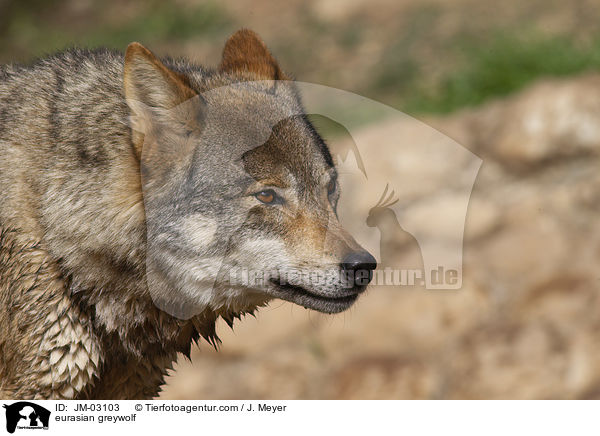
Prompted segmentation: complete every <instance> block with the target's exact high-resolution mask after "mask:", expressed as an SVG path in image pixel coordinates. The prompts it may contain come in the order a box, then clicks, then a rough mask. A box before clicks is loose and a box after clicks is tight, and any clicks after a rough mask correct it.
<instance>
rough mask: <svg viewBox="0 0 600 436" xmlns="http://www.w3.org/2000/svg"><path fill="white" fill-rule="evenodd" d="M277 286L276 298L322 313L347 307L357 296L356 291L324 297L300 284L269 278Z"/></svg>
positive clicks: (338, 310) (340, 310)
mask: <svg viewBox="0 0 600 436" xmlns="http://www.w3.org/2000/svg"><path fill="white" fill-rule="evenodd" d="M271 283H272V284H273V285H275V286H276V287H277V290H278V291H279V292H277V298H281V299H282V300H287V301H290V302H292V303H296V304H299V305H301V306H303V307H305V308H307V309H313V310H318V311H319V312H324V313H338V312H342V311H344V310H346V309H348V308H349V307H350V306H352V304H353V303H354V302H355V301H356V299H357V298H358V293H354V294H350V295H342V296H339V297H325V296H323V295H318V294H315V293H313V292H311V291H309V290H308V289H306V288H303V287H302V286H297V285H292V284H290V283H280V282H279V281H277V280H276V279H271Z"/></svg>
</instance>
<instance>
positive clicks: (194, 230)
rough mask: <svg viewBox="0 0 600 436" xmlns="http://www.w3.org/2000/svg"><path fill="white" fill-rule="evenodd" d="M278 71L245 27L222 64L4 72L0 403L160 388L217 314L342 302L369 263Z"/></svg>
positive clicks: (146, 61) (82, 53) (336, 306)
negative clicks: (246, 278)
mask: <svg viewBox="0 0 600 436" xmlns="http://www.w3.org/2000/svg"><path fill="white" fill-rule="evenodd" d="M286 79H287V77H286V76H285V75H284V73H283V72H282V71H281V69H280V68H279V66H278V64H277V63H276V61H275V59H274V58H273V57H272V56H271V54H270V53H269V51H268V50H267V48H266V47H265V45H264V43H263V42H262V41H261V40H260V39H259V37H258V36H257V35H256V34H254V33H253V32H251V31H248V30H241V31H239V32H237V33H235V34H234V35H233V36H232V37H231V38H230V39H229V40H228V41H227V43H226V46H225V49H224V52H223V58H222V61H221V64H220V66H219V67H218V69H216V70H214V71H213V70H209V69H205V68H202V67H199V66H196V65H192V64H190V63H188V62H184V61H175V60H170V59H164V60H159V59H158V58H156V57H155V56H154V55H153V54H152V53H151V52H150V51H148V50H147V49H146V48H144V47H143V46H141V45H140V44H137V43H132V44H131V45H130V46H129V47H128V48H127V52H126V54H125V56H123V55H122V54H120V53H117V52H112V51H107V50H95V51H87V50H70V51H66V52H63V53H60V54H58V55H55V56H53V57H50V58H47V59H42V60H40V61H37V62H36V63H35V64H33V65H31V66H27V67H22V66H5V67H2V69H0V192H1V197H0V397H1V398H8V397H11V398H78V399H118V398H149V397H153V396H156V395H157V394H158V392H159V391H160V386H161V384H162V383H163V378H164V375H165V374H166V371H167V369H168V368H170V367H171V365H172V363H173V361H175V360H176V357H177V353H178V352H181V353H184V354H186V355H188V356H189V353H190V347H191V344H192V342H194V341H197V340H198V339H199V338H200V337H204V338H206V339H207V340H208V341H209V342H211V343H213V344H216V343H217V341H218V338H217V337H216V334H215V322H216V321H217V320H218V318H219V317H222V318H223V319H225V320H226V321H227V322H228V323H229V324H230V325H231V324H232V323H233V319H234V318H236V317H237V318H239V316H240V315H241V314H244V313H251V312H253V311H254V310H255V309H256V308H257V307H260V306H263V305H265V304H267V303H268V302H269V301H270V300H272V299H274V298H279V299H284V300H288V301H291V302H294V303H297V304H299V305H302V306H304V307H306V308H310V309H315V310H318V311H321V312H326V313H335V312H340V311H342V310H345V309H346V308H348V307H350V306H351V305H352V303H353V302H354V301H355V300H356V298H357V296H358V295H359V294H360V293H361V292H362V291H363V290H364V289H365V287H366V285H367V284H368V282H369V281H370V279H371V275H372V270H373V269H374V268H375V266H376V264H375V259H374V258H373V257H372V256H371V255H370V254H369V253H368V252H366V251H365V250H364V249H362V248H361V247H360V246H359V245H358V244H357V243H356V241H355V240H354V239H353V238H352V237H351V236H350V235H349V234H348V233H347V232H345V231H344V230H343V229H342V227H341V226H340V224H339V222H338V219H337V216H336V203H337V200H338V198H339V188H338V182H337V177H336V171H335V167H334V163H333V159H332V157H331V155H330V153H329V151H328V149H327V146H326V145H325V143H324V142H323V140H322V139H321V137H320V136H319V135H318V134H317V132H316V131H315V129H314V128H313V126H312V125H311V124H310V123H309V121H308V119H307V117H306V116H305V115H304V114H302V106H301V103H300V99H299V97H298V95H297V94H298V93H297V91H296V89H295V88H294V86H293V84H291V83H290V82H289V81H286ZM244 83H248V84H247V85H243V84H244ZM238 85H239V86H238ZM287 115H290V116H287ZM265 131H266V132H268V134H266V135H265V134H263V132H265ZM239 269H242V270H244V271H263V272H264V274H262V276H261V278H262V281H260V282H256V283H254V282H253V283H244V282H243V280H242V281H241V282H240V283H237V282H235V283H234V281H232V279H231V277H232V274H230V272H231V271H234V270H239ZM304 273H308V274H304ZM313 273H315V274H313ZM242 276H243V274H242ZM315 276H323V277H324V276H327V277H328V280H325V281H322V280H321V281H320V280H315V279H314V277H315ZM311 277H312V279H311ZM349 280H350V281H349ZM349 283H350V284H349Z"/></svg>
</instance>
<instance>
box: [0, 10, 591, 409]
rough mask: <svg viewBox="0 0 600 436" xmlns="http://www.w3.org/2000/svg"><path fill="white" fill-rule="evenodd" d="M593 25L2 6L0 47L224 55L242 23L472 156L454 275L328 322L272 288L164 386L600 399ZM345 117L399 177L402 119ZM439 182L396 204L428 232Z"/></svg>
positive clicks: (575, 15)
mask: <svg viewBox="0 0 600 436" xmlns="http://www.w3.org/2000/svg"><path fill="white" fill-rule="evenodd" d="M599 22H600V1H591V0H590V1H584V0H579V1H577V0H572V1H556V0H546V1H540V0H532V1H528V2H522V1H517V0H507V1H505V2H503V3H502V4H501V5H499V4H498V3H497V2H492V1H489V0H456V1H453V2H447V1H442V0H426V1H417V0H400V1H397V0H396V1H392V0H369V1H366V0H351V1H341V0H320V1H309V2H303V1H299V0H292V1H289V2H285V3H275V2H272V1H266V0H257V1H252V2H250V1H247V2H246V1H242V2H234V1H232V0H231V1H229V0H226V1H222V2H218V3H217V2H214V3H212V2H193V1H189V0H188V1H184V0H180V1H175V2H159V1H150V2H142V1H130V0H128V1H116V0H111V1H104V2H93V1H88V0H83V1H82V0H78V1H76V0H59V1H54V2H48V1H41V0H25V1H10V0H0V61H1V62H14V61H19V62H28V61H30V60H31V59H32V58H34V57H36V56H41V55H43V54H44V53H47V52H51V51H54V50H56V49H60V48H63V47H65V46H68V45H88V46H99V45H103V46H109V47H114V48H118V49H124V48H125V46H126V44H127V43H128V42H130V41H132V40H138V41H140V42H142V43H144V44H146V45H147V46H149V47H150V48H152V49H153V50H155V51H156V52H157V53H159V54H170V55H174V56H177V55H185V56H187V57H190V58H191V59H193V60H194V61H197V62H199V63H203V64H208V65H215V64H217V62H218V60H219V54H220V50H221V48H222V45H223V41H224V39H225V38H226V37H227V35H228V34H229V33H231V32H232V31H234V30H235V29H237V28H239V27H242V26H243V27H249V28H252V29H254V30H256V31H257V32H258V33H259V34H261V36H262V37H263V38H264V39H265V41H266V42H267V44H268V45H269V46H270V47H271V49H272V51H273V52H274V54H275V55H276V56H277V57H278V59H279V60H280V62H281V64H282V65H283V67H284V68H285V69H287V70H289V71H291V72H293V73H294V75H295V77H296V78H297V79H299V80H302V81H306V82H314V83H320V84H325V85H328V86H333V87H336V88H341V89H346V90H349V91H352V92H355V93H358V94H361V95H365V96H367V97H369V98H372V99H375V100H379V101H382V102H384V103H386V104H389V105H391V106H394V107H396V108H398V109H400V110H403V111H405V112H407V113H409V114H410V115H412V116H414V117H416V118H418V119H421V120H423V121H425V122H427V123H428V124H429V125H431V126H433V127H435V128H436V129H438V130H439V131H441V132H443V133H444V134H446V135H448V136H449V137H451V138H453V139H455V140H456V141H457V142H458V143H460V144H462V145H464V146H465V147H467V148H468V149H469V150H471V151H472V152H473V153H475V154H476V155H478V156H479V157H481V158H482V159H483V165H482V167H481V170H480V172H479V175H478V177H477V180H476V183H475V187H474V190H473V194H472V197H471V201H470V205H469V210H468V215H467V220H466V227H465V240H464V256H465V258H464V274H463V287H462V289H460V290H456V291H427V290H423V289H417V288H408V287H398V288H393V287H380V288H378V287H376V288H373V289H371V290H370V291H368V292H367V293H366V295H364V296H363V297H361V298H360V299H359V301H358V303H357V304H356V305H355V306H354V307H353V308H352V309H351V310H350V311H348V312H346V313H343V314H340V315H336V316H325V315H321V314H317V313H313V312H309V311H306V310H304V309H301V308H299V307H295V306H292V305H290V304H287V303H281V302H274V303H273V304H271V306H269V307H268V308H265V309H263V310H261V311H260V312H259V313H258V314H257V318H256V319H255V318H252V317H248V318H246V319H244V320H242V322H239V323H237V324H236V326H235V329H234V330H233V331H231V330H230V329H229V327H227V326H226V325H225V324H222V325H219V334H220V337H221V339H222V341H223V345H222V346H221V349H220V351H219V352H216V351H215V350H213V349H212V348H211V347H210V346H209V345H207V344H205V343H203V344H201V345H200V347H199V348H198V349H196V350H195V351H194V353H193V355H192V361H191V362H187V361H186V360H184V359H183V358H182V360H181V361H180V363H179V364H178V365H177V366H176V372H174V373H173V375H172V376H171V377H169V379H168V384H167V386H166V387H165V389H164V392H163V394H162V396H161V398H164V399H176V398H183V399H209V398H215V399H235V398H254V399H261V398H269V399H388V398H406V399H412V398H600V272H598V268H597V265H598V264H600V220H599V219H598V216H599V213H600V32H599V31H598V26H597V23H599ZM356 118H357V120H358V121H360V122H361V123H362V124H363V127H362V129H361V131H360V133H359V135H357V136H356V137H355V138H354V140H357V141H358V140H359V139H360V141H362V142H363V143H365V144H368V146H369V148H370V149H371V150H372V151H373V152H376V153H378V154H380V155H382V156H387V159H384V160H383V162H382V163H381V171H382V172H385V171H390V172H393V171H395V168H396V164H397V161H398V160H399V159H402V150H399V149H398V148H397V147H398V146H397V145H395V146H394V148H393V149H391V148H389V146H386V145H382V144H385V143H386V141H385V139H386V138H388V136H389V134H390V132H392V131H393V129H394V127H395V126H394V124H393V121H386V120H380V119H378V118H377V114H363V113H357V114H356ZM415 123H416V121H415ZM321 128H322V130H323V133H324V134H325V135H326V136H327V137H328V140H329V142H330V143H332V145H333V146H335V145H336V144H340V143H343V142H344V141H349V140H351V139H350V138H348V137H347V135H344V134H343V133H341V132H340V130H339V129H337V128H336V126H335V125H333V124H327V123H324V124H323V125H322V126H321ZM405 128H408V129H410V128H411V126H410V125H407V126H405ZM386 147H388V148H387V149H386ZM406 147H410V144H407V145H406ZM444 158H445V159H448V160H449V167H451V166H452V165H451V164H452V162H451V160H452V156H447V157H444ZM380 194H381V192H373V193H370V196H369V201H371V200H372V198H375V199H376V198H378V197H379V196H380ZM396 194H397V196H398V197H399V198H400V200H401V201H402V200H403V199H406V198H408V197H407V195H408V194H407V193H403V192H398V191H397V192H396ZM434 194H436V193H432V192H429V191H428V190H427V187H426V186H423V187H422V188H421V189H412V191H411V192H410V196H411V197H410V199H411V201H412V202H411V203H407V206H406V207H412V206H411V204H416V205H417V206H418V204H419V202H421V203H422V202H427V203H431V202H434V204H435V205H436V207H437V208H438V210H439V215H438V216H431V217H424V219H426V220H428V221H427V222H429V223H430V224H431V226H436V225H439V223H440V222H441V221H442V220H443V217H444V215H445V214H446V213H450V212H451V208H452V204H453V202H452V199H453V197H452V192H451V191H449V192H445V193H443V195H442V194H440V195H434ZM415 207H416V206H415ZM411 250H412V249H411V248H410V247H408V248H406V247H405V248H404V249H400V248H399V249H398V250H397V251H398V252H397V253H396V255H397V256H398V258H399V259H405V258H407V257H411V256H414V255H415V253H412V252H411Z"/></svg>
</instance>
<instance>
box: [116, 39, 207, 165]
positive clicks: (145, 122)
mask: <svg viewBox="0 0 600 436" xmlns="http://www.w3.org/2000/svg"><path fill="white" fill-rule="evenodd" d="M123 83H124V88H125V98H126V100H127V104H128V105H129V107H130V109H131V111H132V114H133V117H132V129H133V130H134V139H133V142H134V145H135V147H136V151H138V153H139V154H138V155H140V154H141V148H142V142H143V138H144V134H148V133H149V132H150V131H151V130H152V128H153V127H155V126H153V124H157V123H161V124H163V125H168V126H170V127H184V128H186V129H188V130H193V129H194V128H199V127H200V126H201V118H202V109H203V108H202V107H201V106H202V104H201V101H202V100H201V98H200V96H198V94H197V93H196V92H195V91H194V90H192V89H191V88H190V86H189V85H188V79H187V77H185V75H183V74H181V73H178V72H176V71H173V70H170V69H169V68H167V67H166V66H165V65H164V64H163V63H162V62H161V61H160V60H159V59H158V58H157V57H156V56H154V54H152V52H151V51H150V50H148V49H147V48H146V47H144V46H143V45H141V44H139V43H137V42H132V43H131V44H129V46H127V51H126V52H125V66H124V73H123Z"/></svg>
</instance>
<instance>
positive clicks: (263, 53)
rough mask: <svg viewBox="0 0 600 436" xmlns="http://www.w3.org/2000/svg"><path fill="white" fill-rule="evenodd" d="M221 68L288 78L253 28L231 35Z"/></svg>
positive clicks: (263, 75) (269, 76) (224, 70)
mask: <svg viewBox="0 0 600 436" xmlns="http://www.w3.org/2000/svg"><path fill="white" fill-rule="evenodd" d="M219 70H220V71H223V72H226V73H251V74H254V75H256V76H257V77H258V78H260V79H266V80H287V79H288V78H287V77H286V76H285V74H284V73H283V72H282V71H281V68H279V64H278V63H277V61H276V60H275V58H274V57H273V56H272V55H271V53H270V52H269V49H268V48H267V46H266V45H265V43H264V42H263V41H262V39H260V36H258V35H257V34H256V33H254V32H253V31H252V30H248V29H241V30H238V31H237V32H235V33H234V34H233V35H231V36H230V37H229V39H228V40H227V42H226V43H225V48H224V49H223V58H222V59H221V64H220V65H219Z"/></svg>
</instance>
